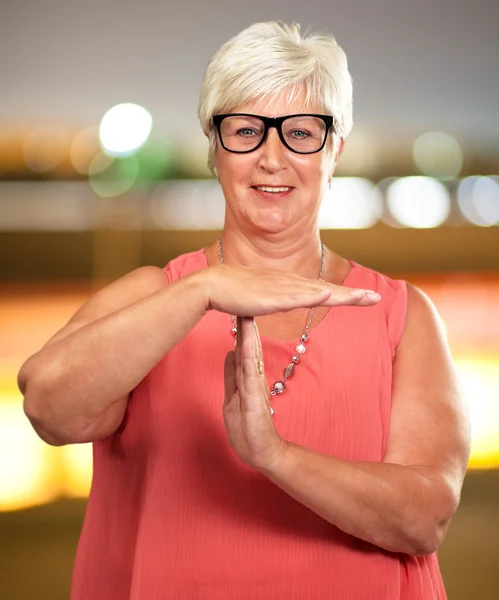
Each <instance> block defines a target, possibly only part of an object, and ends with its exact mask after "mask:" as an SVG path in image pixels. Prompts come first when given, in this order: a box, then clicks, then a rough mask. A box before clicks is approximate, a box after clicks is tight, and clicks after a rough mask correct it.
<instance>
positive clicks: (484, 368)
mask: <svg viewBox="0 0 499 600" xmlns="http://www.w3.org/2000/svg"><path fill="white" fill-rule="evenodd" d="M456 367H457V371H458V375H459V379H460V382H461V385H462V388H463V391H464V394H465V396H466V399H467V401H468V406H469V414H470V421H471V436H472V444H471V458H470V467H475V468H495V467H499V402H498V398H499V360H498V358H497V357H496V358H495V359H494V358H489V357H473V358H463V359H456Z"/></svg>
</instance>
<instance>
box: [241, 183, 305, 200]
mask: <svg viewBox="0 0 499 600" xmlns="http://www.w3.org/2000/svg"><path fill="white" fill-rule="evenodd" d="M251 188H252V189H253V190H255V192H256V194H257V195H258V196H260V198H265V199H266V200H279V198H284V197H285V196H287V195H288V194H290V193H291V192H292V191H293V190H294V189H295V188H293V187H289V186H284V185H282V186H276V185H253V186H251Z"/></svg>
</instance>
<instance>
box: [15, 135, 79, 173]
mask: <svg viewBox="0 0 499 600" xmlns="http://www.w3.org/2000/svg"><path fill="white" fill-rule="evenodd" d="M69 139H70V136H69V132H68V131H67V129H65V128H64V127H61V126H55V125H54V126H45V125H44V126H40V127H37V128H36V129H34V130H33V131H31V132H30V134H29V135H28V136H27V138H26V140H25V141H24V146H23V154H24V160H25V161H26V164H27V166H28V167H29V168H30V169H31V170H32V171H35V172H36V173H47V172H49V171H52V170H53V169H55V168H56V167H58V166H59V165H60V164H61V163H62V162H63V161H64V159H65V158H66V157H67V155H68V151H69Z"/></svg>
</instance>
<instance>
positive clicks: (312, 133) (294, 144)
mask: <svg viewBox="0 0 499 600" xmlns="http://www.w3.org/2000/svg"><path fill="white" fill-rule="evenodd" d="M326 133H327V128H326V124H325V123H324V121H323V120H322V119H319V118H318V117H307V116H305V117H290V118H289V119H286V120H285V121H284V122H283V124H282V134H283V136H284V139H285V140H286V143H287V144H288V146H289V147H290V148H292V149H293V150H295V151H296V152H304V153H307V152H315V151H316V150H318V149H319V148H321V147H322V145H323V143H324V139H325V137H326Z"/></svg>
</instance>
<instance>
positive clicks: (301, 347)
mask: <svg viewBox="0 0 499 600" xmlns="http://www.w3.org/2000/svg"><path fill="white" fill-rule="evenodd" d="M218 256H219V258H220V264H221V265H223V264H224V256H223V252H222V238H219V240H218ZM323 271H324V244H323V243H322V240H321V264H320V267H319V276H318V279H322V272H323ZM313 314H314V309H313V308H311V309H310V311H309V313H308V317H307V322H306V323H305V329H304V330H303V333H302V334H301V337H300V343H299V344H298V346H296V347H295V353H294V354H293V356H292V358H291V362H290V363H289V365H288V366H287V367H286V368H285V369H284V373H283V377H282V379H279V380H278V381H275V382H274V383H273V384H272V385H271V386H270V395H271V396H276V395H277V394H282V393H283V392H284V391H285V389H286V381H287V380H288V379H289V378H290V377H291V375H292V374H293V371H294V369H295V366H296V365H297V364H298V363H299V362H300V356H301V355H302V354H305V352H306V351H307V348H306V346H305V344H306V343H307V341H308V330H309V327H310V323H311V322H312V316H313ZM230 319H231V322H232V329H231V334H232V335H233V336H234V337H235V338H236V339H237V326H236V317H235V316H234V315H230ZM234 345H235V341H234ZM259 370H260V368H259ZM270 413H271V414H272V415H273V414H274V409H273V408H271V409H270Z"/></svg>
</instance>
